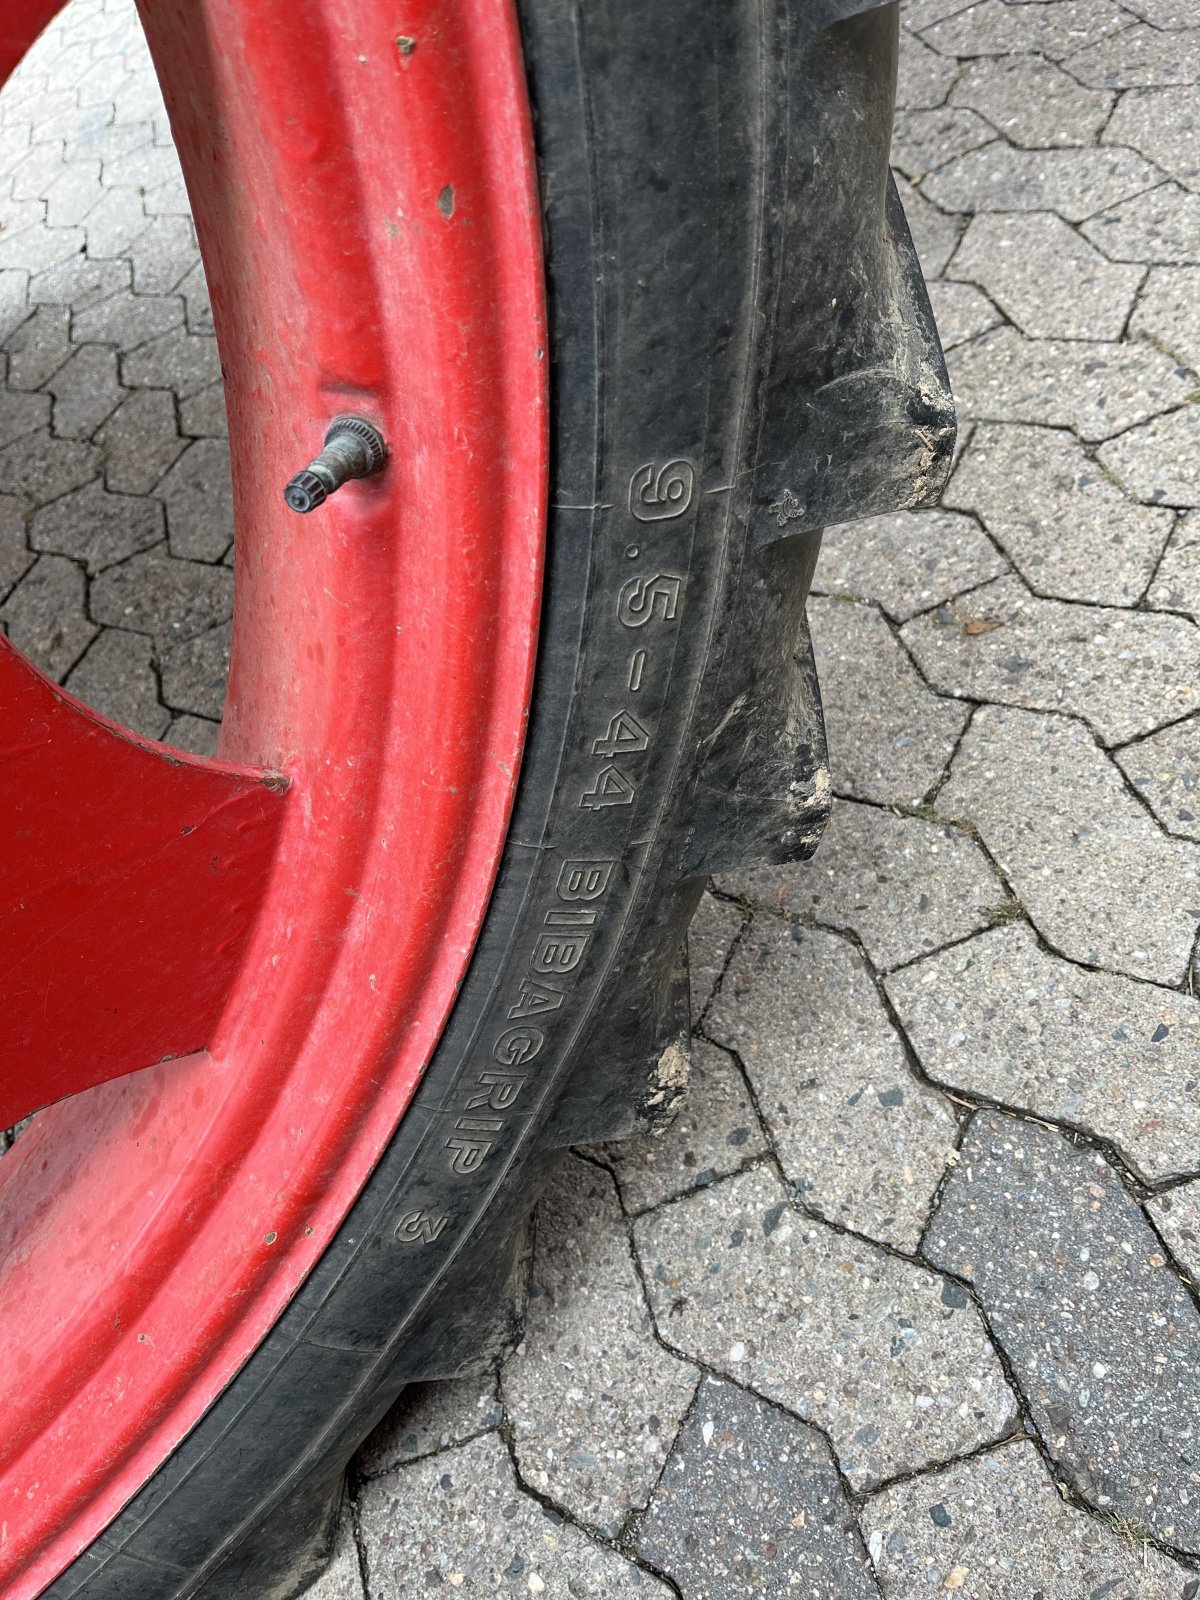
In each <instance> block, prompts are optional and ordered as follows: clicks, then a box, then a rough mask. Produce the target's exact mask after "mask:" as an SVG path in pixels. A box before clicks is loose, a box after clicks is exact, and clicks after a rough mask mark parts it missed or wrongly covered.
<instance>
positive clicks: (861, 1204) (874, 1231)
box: [704, 917, 957, 1249]
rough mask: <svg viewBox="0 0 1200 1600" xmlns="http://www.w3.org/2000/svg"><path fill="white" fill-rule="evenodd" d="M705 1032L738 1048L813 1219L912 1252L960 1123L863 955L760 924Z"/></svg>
mask: <svg viewBox="0 0 1200 1600" xmlns="http://www.w3.org/2000/svg"><path fill="white" fill-rule="evenodd" d="M704 1026H705V1032H706V1033H707V1034H708V1035H709V1037H711V1038H713V1039H715V1040H716V1041H717V1043H718V1044H722V1045H725V1046H727V1047H728V1048H729V1049H731V1050H734V1051H736V1052H737V1054H738V1056H739V1058H740V1060H741V1061H742V1063H743V1065H744V1066H745V1069H746V1073H747V1076H748V1078H749V1080H750V1084H751V1086H752V1088H753V1089H754V1092H755V1095H756V1097H757V1100H758V1104H759V1107H760V1109H761V1111H762V1116H763V1120H764V1122H765V1123H766V1126H767V1129H768V1131H769V1132H770V1134H771V1136H772V1141H773V1144H774V1147H775V1150H776V1152H777V1154H778V1157H779V1161H780V1164H781V1165H782V1168H783V1171H784V1174H785V1176H786V1177H787V1178H788V1180H789V1182H790V1183H792V1184H793V1185H794V1186H795V1188H796V1191H797V1193H798V1194H799V1195H800V1196H801V1197H802V1198H803V1200H804V1201H805V1203H806V1204H807V1205H808V1206H809V1207H810V1209H811V1210H813V1211H814V1212H816V1213H817V1214H818V1215H820V1216H822V1217H826V1218H828V1219H829V1220H830V1221H831V1222H839V1223H842V1224H844V1225H845V1226H846V1227H849V1228H853V1229H854V1230H855V1231H856V1232H859V1233H863V1234H866V1235H867V1237H868V1238H871V1239H878V1240H880V1241H882V1242H884V1243H888V1244H895V1245H898V1246H900V1247H902V1248H907V1249H912V1248H913V1247H914V1246H915V1245H916V1242H917V1239H918V1237H919V1235H920V1232H921V1229H922V1227H923V1225H924V1223H925V1219H926V1217H927V1215H928V1211H929V1202H930V1200H931V1198H932V1196H933V1191H934V1190H935V1188H936V1187H937V1185H938V1181H939V1180H940V1178H941V1176H942V1173H943V1171H944V1170H945V1165H946V1156H947V1153H948V1152H949V1151H950V1149H951V1147H952V1145H953V1143H954V1137H955V1134H956V1132H957V1123H956V1120H955V1117H954V1113H953V1110H952V1108H951V1106H950V1104H949V1102H948V1101H946V1100H945V1099H944V1098H943V1097H942V1096H941V1095H939V1094H937V1093H935V1092H934V1091H933V1090H931V1089H930V1088H929V1087H928V1086H927V1085H925V1084H923V1083H919V1082H917V1081H916V1080H915V1078H914V1077H913V1075H912V1073H911V1072H910V1071H909V1070H908V1063H907V1061H906V1059H905V1055H904V1049H903V1046H902V1045H901V1043H900V1041H899V1039H898V1038H897V1037H896V1035H895V1033H894V1031H893V1030H892V1028H891V1026H890V1024H889V1021H888V1018H887V1015H886V1013H885V1011H884V1008H883V1004H882V1002H881V1000H880V997H879V994H878V991H877V990H876V988H875V984H874V982H873V980H872V977H871V974H870V972H869V971H868V970H867V967H866V964H865V962H864V961H863V959H862V956H861V955H860V954H859V952H858V951H857V950H856V949H855V948H854V946H853V945H852V944H850V943H848V941H846V940H845V939H841V938H839V937H838V936H837V935H836V934H832V933H826V932H824V931H822V930H819V929H808V928H801V927H797V926H795V925H794V924H792V923H789V922H783V921H776V920H775V919H773V918H770V917H763V918H760V919H756V920H755V923H754V925H753V926H752V928H751V929H750V931H749V933H747V934H746V936H745V938H744V939H743V940H742V941H741V943H740V944H739V946H738V949H737V953H736V955H735V956H734V958H733V961H732V962H731V963H730V966H729V970H728V971H727V972H726V974H725V981H724V983H723V984H722V987H721V992H720V994H719V995H718V996H717V998H716V1000H715V1001H714V1002H713V1005H712V1007H711V1009H710V1011H709V1013H708V1017H707V1019H706V1021H705V1025H704Z"/></svg>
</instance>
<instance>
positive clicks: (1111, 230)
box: [1083, 183, 1200, 266]
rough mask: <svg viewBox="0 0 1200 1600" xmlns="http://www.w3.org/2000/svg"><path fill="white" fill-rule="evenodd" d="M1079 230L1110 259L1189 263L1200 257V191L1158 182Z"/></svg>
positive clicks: (1199, 259)
mask: <svg viewBox="0 0 1200 1600" xmlns="http://www.w3.org/2000/svg"><path fill="white" fill-rule="evenodd" d="M1083 232H1084V233H1085V234H1086V235H1087V237H1088V238H1089V239H1090V240H1091V241H1092V243H1093V244H1095V245H1097V246H1098V247H1099V249H1101V250H1103V251H1104V254H1105V255H1106V256H1109V257H1110V258H1111V259H1112V260H1114V261H1137V262H1158V261H1161V262H1164V263H1166V264H1167V265H1168V266H1188V265H1191V264H1193V263H1195V262H1200V194H1192V193H1190V192H1189V191H1188V190H1186V189H1181V188H1180V186H1179V185H1178V184H1177V183H1161V184H1159V186H1158V188H1157V189H1148V190H1147V191H1146V192H1145V193H1144V194H1139V195H1135V196H1134V198H1133V199H1132V200H1124V201H1122V202H1121V204H1120V205H1118V206H1111V207H1110V208H1109V209H1108V210H1107V211H1102V212H1100V213H1099V215H1097V216H1095V217H1092V218H1090V220H1089V221H1087V222H1085V223H1084V224H1083Z"/></svg>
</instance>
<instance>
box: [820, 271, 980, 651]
mask: <svg viewBox="0 0 1200 1600" xmlns="http://www.w3.org/2000/svg"><path fill="white" fill-rule="evenodd" d="M939 287H945V288H950V287H956V288H961V287H965V286H964V285H949V284H947V285H938V284H934V285H932V288H935V289H936V288H939ZM1006 566H1007V563H1006V561H1005V559H1004V557H1003V556H1002V555H1001V554H1000V553H999V551H998V550H997V549H996V547H995V546H994V545H993V544H992V542H991V541H990V540H989V539H988V537H987V536H986V534H984V533H982V532H981V531H980V529H979V526H978V524H977V523H976V522H974V521H973V520H972V518H970V517H964V516H958V515H956V514H955V513H954V512H949V511H896V512H893V513H891V514H890V515H887V516H882V517H864V518H862V520H861V521H859V522H847V523H843V524H842V526H841V527H838V528H829V529H827V530H826V534H825V538H824V541H823V543H822V545H821V555H820V559H819V561H818V562H817V572H816V577H815V578H814V580H813V592H814V593H815V594H823V595H843V596H848V597H851V598H854V599H862V600H874V601H876V602H877V603H878V604H879V605H881V606H882V607H883V609H884V611H886V612H887V614H888V616H890V617H893V618H895V619H896V620H898V621H901V622H902V621H905V620H906V619H907V618H908V617H911V616H914V615H915V614H916V613H917V612H918V611H924V610H926V609H927V608H928V607H929V606H932V605H936V604H937V603H938V601H940V600H945V599H947V598H948V597H949V596H950V595H954V594H958V593H960V592H961V591H962V590H963V589H970V588H973V587H974V586H975V585H976V584H977V583H982V582H984V581H985V580H986V579H988V578H992V577H995V576H996V575H997V574H998V573H1000V572H1003V571H1004V570H1005V568H1006Z"/></svg>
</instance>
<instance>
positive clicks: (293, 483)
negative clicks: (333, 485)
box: [283, 467, 329, 516]
mask: <svg viewBox="0 0 1200 1600" xmlns="http://www.w3.org/2000/svg"><path fill="white" fill-rule="evenodd" d="M283 498H284V499H285V500H286V501H287V503H288V505H289V506H290V507H291V508H292V510H293V511H298V512H300V514H301V515H302V516H303V514H304V513H305V512H306V511H315V510H316V509H317V507H318V506H319V505H320V504H321V503H322V502H323V501H325V500H327V499H328V498H329V491H328V489H326V487H325V485H324V484H323V483H322V482H321V480H320V478H318V477H317V475H316V473H315V472H313V471H312V469H311V468H309V467H305V469H304V471H303V472H298V473H297V474H296V476H295V477H294V478H291V479H289V481H288V484H287V487H286V488H285V489H284V491H283Z"/></svg>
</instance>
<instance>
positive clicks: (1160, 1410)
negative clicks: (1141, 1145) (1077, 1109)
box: [925, 1114, 1200, 1549]
mask: <svg viewBox="0 0 1200 1600" xmlns="http://www.w3.org/2000/svg"><path fill="white" fill-rule="evenodd" d="M925 1249H926V1253H927V1254H928V1255H929V1257H930V1258H931V1259H932V1260H933V1261H934V1262H935V1263H936V1264H937V1265H939V1266H942V1267H945V1268H946V1269H947V1270H949V1271H953V1272H956V1273H958V1274H959V1275H961V1276H962V1277H963V1278H966V1279H967V1280H968V1281H969V1282H970V1283H971V1284H972V1285H973V1286H974V1288H975V1291H976V1293H977V1294H978V1295H979V1298H980V1300H981V1302H982V1304H983V1306H984V1308H985V1311H986V1314H987V1317H988V1321H989V1324H990V1326H991V1328H992V1330H993V1332H994V1333H995V1335H996V1338H997V1340H998V1341H999V1343H1000V1345H1001V1346H1002V1348H1003V1349H1004V1350H1005V1351H1006V1352H1007V1355H1008V1359H1009V1361H1010V1362H1011V1364H1012V1369H1013V1372H1014V1373H1015V1375H1016V1378H1017V1381H1018V1383H1019V1384H1020V1386H1021V1388H1022V1390H1023V1392H1024V1394H1025V1398H1026V1400H1027V1401H1028V1403H1029V1407H1030V1411H1031V1413H1032V1415H1033V1419H1034V1421H1035V1423H1036V1424H1037V1427H1038V1430H1039V1432H1040V1433H1041V1435H1042V1438H1043V1440H1044V1442H1045V1444H1046V1448H1047V1449H1048V1450H1049V1452H1050V1454H1051V1456H1052V1457H1053V1458H1054V1460H1055V1461H1056V1462H1057V1463H1058V1464H1059V1465H1060V1467H1061V1468H1062V1469H1063V1470H1064V1472H1065V1473H1066V1474H1067V1476H1068V1477H1069V1478H1070V1479H1071V1480H1072V1481H1073V1482H1074V1483H1075V1485H1076V1486H1077V1488H1078V1489H1079V1492H1080V1493H1081V1494H1082V1495H1083V1496H1084V1497H1085V1498H1086V1499H1088V1500H1089V1501H1091V1503H1092V1504H1093V1505H1097V1506H1099V1507H1100V1508H1101V1509H1102V1510H1105V1511H1108V1512H1110V1513H1114V1514H1117V1515H1120V1516H1123V1517H1126V1518H1128V1519H1129V1520H1131V1521H1133V1522H1135V1523H1136V1524H1137V1525H1138V1526H1140V1527H1146V1528H1148V1529H1149V1530H1150V1531H1151V1532H1152V1533H1154V1534H1156V1535H1158V1537H1159V1538H1161V1539H1163V1540H1165V1541H1167V1542H1168V1543H1171V1544H1174V1545H1176V1546H1182V1547H1183V1548H1190V1549H1197V1548H1200V1492H1198V1489H1200V1464H1198V1463H1197V1461H1196V1459H1195V1456H1196V1447H1195V1443H1194V1441H1195V1438H1196V1434H1197V1431H1198V1430H1200V1422H1198V1421H1197V1393H1196V1389H1197V1382H1198V1377H1197V1374H1198V1372H1200V1313H1197V1311H1196V1308H1195V1306H1194V1305H1193V1304H1192V1301H1191V1300H1190V1299H1189V1298H1188V1295H1187V1293H1186V1291H1185V1290H1184V1288H1183V1285H1182V1284H1181V1283H1180V1282H1179V1279H1178V1278H1177V1277H1176V1276H1175V1274H1174V1273H1173V1272H1172V1271H1171V1269H1170V1267H1169V1266H1168V1265H1167V1261H1166V1258H1165V1256H1164V1255H1163V1253H1162V1250H1161V1247H1160V1245H1159V1241H1158V1239H1157V1237H1156V1236H1155V1234H1154V1233H1153V1231H1152V1230H1151V1228H1150V1227H1149V1225H1148V1224H1147V1222H1146V1219H1145V1217H1144V1216H1143V1215H1142V1212H1141V1210H1140V1208H1139V1207H1138V1205H1137V1203H1136V1202H1135V1201H1134V1200H1133V1198H1132V1197H1131V1196H1130V1195H1128V1194H1126V1192H1125V1190H1124V1188H1123V1187H1122V1185H1121V1182H1120V1179H1119V1178H1118V1176H1117V1174H1116V1173H1115V1172H1114V1171H1113V1169H1112V1168H1111V1167H1110V1166H1109V1165H1108V1163H1107V1162H1106V1161H1105V1160H1104V1158H1103V1157H1102V1156H1101V1155H1100V1154H1099V1153H1098V1152H1096V1151H1093V1150H1088V1149H1078V1150H1077V1149H1075V1148H1074V1147H1073V1146H1072V1145H1071V1144H1069V1143H1068V1142H1067V1140H1066V1139H1064V1138H1063V1137H1062V1136H1061V1135H1059V1134H1057V1133H1054V1132H1052V1131H1050V1130H1049V1129H1044V1128H1040V1127H1038V1126H1037V1125H1036V1124H1034V1123H1029V1122H1017V1121H1015V1120H1014V1119H1013V1118H1011V1117H1005V1116H1002V1115H999V1114H988V1115H983V1114H979V1115H977V1116H976V1117H975V1119H974V1120H973V1121H972V1123H971V1127H970V1129H969V1131H968V1136H967V1139H966V1141H965V1143H964V1145H963V1150H962V1160H961V1162H960V1164H959V1166H958V1167H956V1168H955V1170H954V1172H953V1174H952V1175H951V1178H950V1181H949V1183H948V1184H947V1186H946V1189H945V1191H944V1193H943V1195H942V1200H941V1205H940V1207H939V1209H938V1213H937V1216H936V1217H935V1218H934V1221H933V1225H932V1227H931V1229H930V1233H929V1238H928V1240H927V1243H926V1246H925Z"/></svg>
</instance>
